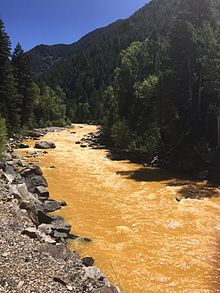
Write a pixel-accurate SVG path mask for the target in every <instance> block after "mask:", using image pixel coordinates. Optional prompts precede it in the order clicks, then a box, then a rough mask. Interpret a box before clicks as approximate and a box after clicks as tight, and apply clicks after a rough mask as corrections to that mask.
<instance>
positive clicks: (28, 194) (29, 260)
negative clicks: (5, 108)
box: [0, 129, 119, 293]
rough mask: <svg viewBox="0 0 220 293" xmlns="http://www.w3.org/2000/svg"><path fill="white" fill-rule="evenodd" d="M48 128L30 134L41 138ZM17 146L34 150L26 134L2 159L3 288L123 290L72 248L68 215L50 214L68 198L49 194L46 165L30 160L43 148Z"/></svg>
mask: <svg viewBox="0 0 220 293" xmlns="http://www.w3.org/2000/svg"><path fill="white" fill-rule="evenodd" d="M49 130H50V131H51V129H49ZM56 130H58V129H54V131H56ZM46 131H47V130H46ZM44 133H45V131H40V132H32V133H30V136H31V137H32V138H33V139H35V140H38V139H39V137H41V136H42V135H43V134H44ZM30 136H29V137H30ZM26 138H27V137H26ZM16 147H19V148H27V149H28V146H27V145H25V144H23V143H22V137H21V138H19V139H11V141H10V144H9V145H8V150H9V153H8V154H7V159H6V160H5V161H4V162H1V163H0V219H1V221H0V235H1V237H0V248H1V253H0V263H1V266H0V292H94V293H95V292H97V293H98V292H100V293H112V292H114V293H116V292H119V291H118V289H117V288H115V287H114V286H112V285H111V284H109V282H108V280H107V279H106V277H105V276H104V275H103V274H102V273H101V272H100V271H99V270H98V269H97V268H96V267H94V266H93V263H94V260H93V259H92V258H91V257H87V258H84V259H80V257H79V256H78V255H77V253H74V252H70V251H69V250H68V248H67V246H66V243H67V240H68V239H69V241H74V239H75V238H77V237H78V236H76V235H73V234H71V226H70V225H68V224H66V223H65V222H64V219H63V218H61V217H58V216H51V215H50V214H48V213H49V212H51V211H55V210H57V209H60V208H65V205H66V203H65V202H57V201H55V200H52V199H49V192H48V189H47V181H46V179H45V178H44V176H43V172H42V170H41V169H40V168H39V167H38V166H36V165H33V163H32V162H30V163H27V159H31V158H33V157H34V158H36V157H37V156H38V154H39V151H36V152H33V153H30V152H27V156H26V157H22V156H21V155H20V154H19V153H16V152H14V148H16ZM36 147H39V146H36ZM47 147H49V146H48V145H47ZM51 147H52V148H54V147H55V145H52V146H51ZM42 148H43V149H46V147H42ZM44 152H45V154H46V151H44ZM82 241H89V239H82Z"/></svg>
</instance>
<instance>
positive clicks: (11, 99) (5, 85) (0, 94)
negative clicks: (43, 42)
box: [0, 20, 20, 132]
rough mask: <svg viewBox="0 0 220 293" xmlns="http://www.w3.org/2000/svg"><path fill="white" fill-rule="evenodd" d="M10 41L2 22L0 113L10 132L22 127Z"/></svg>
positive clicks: (0, 24) (0, 41) (0, 37)
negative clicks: (11, 61) (11, 60)
mask: <svg viewBox="0 0 220 293" xmlns="http://www.w3.org/2000/svg"><path fill="white" fill-rule="evenodd" d="M10 50H11V49H10V40H9V37H8V35H7V33H6V32H5V28H4V23H3V21H2V20H0V113H1V114H2V116H3V117H4V118H5V119H6V122H7V125H8V128H9V131H10V132H12V131H17V130H18V129H19V127H20V116H19V111H18V99H19V96H18V93H17V90H16V84H15V80H14V77H13V71H12V66H11V63H10V59H9V57H10Z"/></svg>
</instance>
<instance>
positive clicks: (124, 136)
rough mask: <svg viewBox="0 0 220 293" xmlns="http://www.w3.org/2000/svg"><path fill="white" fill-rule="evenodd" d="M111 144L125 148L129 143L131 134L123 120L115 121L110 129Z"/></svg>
mask: <svg viewBox="0 0 220 293" xmlns="http://www.w3.org/2000/svg"><path fill="white" fill-rule="evenodd" d="M111 138H112V141H113V143H114V144H115V145H116V146H117V147H120V148H127V147H128V145H129V143H130V142H131V132H130V130H129V128H128V125H127V123H126V121H125V120H121V121H117V122H115V123H114V124H113V126H112V129H111Z"/></svg>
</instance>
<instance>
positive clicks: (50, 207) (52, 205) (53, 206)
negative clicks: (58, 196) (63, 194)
mask: <svg viewBox="0 0 220 293" xmlns="http://www.w3.org/2000/svg"><path fill="white" fill-rule="evenodd" d="M60 208H61V204H60V203H59V202H57V201H56V200H52V199H51V200H46V201H44V203H43V205H42V209H43V211H44V212H47V213H48V212H54V211H56V210H59V209H60Z"/></svg>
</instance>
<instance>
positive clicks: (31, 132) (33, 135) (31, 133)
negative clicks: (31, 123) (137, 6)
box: [28, 131, 44, 138]
mask: <svg viewBox="0 0 220 293" xmlns="http://www.w3.org/2000/svg"><path fill="white" fill-rule="evenodd" d="M43 135H44V134H43V133H41V132H38V131H30V132H28V136H30V137H32V138H39V137H41V136H43Z"/></svg>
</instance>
